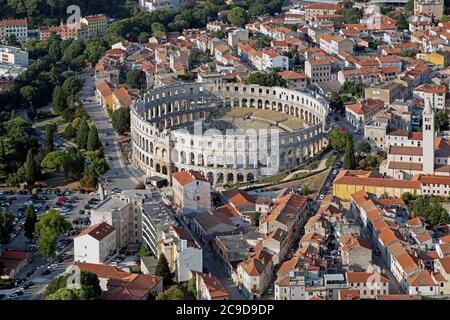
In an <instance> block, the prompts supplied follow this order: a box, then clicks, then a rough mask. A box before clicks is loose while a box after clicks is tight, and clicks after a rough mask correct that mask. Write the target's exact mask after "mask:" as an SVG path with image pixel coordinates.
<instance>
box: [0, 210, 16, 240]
mask: <svg viewBox="0 0 450 320" xmlns="http://www.w3.org/2000/svg"><path fill="white" fill-rule="evenodd" d="M13 219H14V217H13V215H12V214H11V213H10V212H8V211H6V210H4V209H0V244H7V243H9V238H10V235H11V233H13V232H14V227H13Z"/></svg>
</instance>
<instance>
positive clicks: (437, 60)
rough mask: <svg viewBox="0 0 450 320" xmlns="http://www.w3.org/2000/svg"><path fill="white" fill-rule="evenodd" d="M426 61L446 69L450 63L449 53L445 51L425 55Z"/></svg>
mask: <svg viewBox="0 0 450 320" xmlns="http://www.w3.org/2000/svg"><path fill="white" fill-rule="evenodd" d="M423 60H424V61H427V62H430V63H432V64H434V65H435V66H436V67H439V68H441V69H444V68H446V67H447V66H448V64H449V57H448V54H447V53H445V52H443V51H438V52H433V53H430V54H427V55H426V56H425V57H423Z"/></svg>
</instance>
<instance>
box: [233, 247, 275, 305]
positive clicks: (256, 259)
mask: <svg viewBox="0 0 450 320" xmlns="http://www.w3.org/2000/svg"><path fill="white" fill-rule="evenodd" d="M272 274H273V267H272V255H271V254H270V253H269V252H268V251H266V250H265V249H263V244H262V242H258V244H257V245H256V247H255V251H254V252H252V253H250V255H249V256H248V257H247V259H246V260H244V261H243V262H241V263H240V264H239V265H238V267H237V279H236V281H237V282H238V285H239V286H240V288H241V291H242V293H243V294H244V295H245V296H246V297H247V298H249V299H253V298H255V297H260V296H261V295H262V294H263V292H264V291H265V290H266V288H267V286H268V285H269V283H270V281H271V280H272Z"/></svg>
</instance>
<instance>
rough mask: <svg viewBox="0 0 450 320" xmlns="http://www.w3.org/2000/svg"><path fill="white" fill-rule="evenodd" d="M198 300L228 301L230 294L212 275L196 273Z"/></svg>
mask: <svg viewBox="0 0 450 320" xmlns="http://www.w3.org/2000/svg"><path fill="white" fill-rule="evenodd" d="M196 288H197V300H228V298H229V296H230V294H229V293H228V291H227V290H226V289H225V287H224V286H223V285H222V283H220V281H219V279H217V278H216V277H215V276H213V275H212V274H211V273H201V272H198V273H196Z"/></svg>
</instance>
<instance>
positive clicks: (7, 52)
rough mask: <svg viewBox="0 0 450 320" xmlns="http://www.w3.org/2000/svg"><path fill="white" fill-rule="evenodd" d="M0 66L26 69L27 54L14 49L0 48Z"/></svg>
mask: <svg viewBox="0 0 450 320" xmlns="http://www.w3.org/2000/svg"><path fill="white" fill-rule="evenodd" d="M0 64H6V65H13V64H14V65H18V66H21V67H23V68H26V67H28V52H27V51H24V50H20V49H19V48H16V47H9V46H0Z"/></svg>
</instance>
